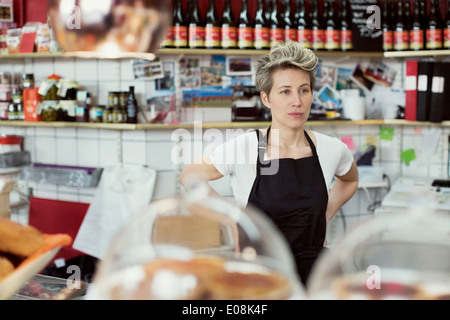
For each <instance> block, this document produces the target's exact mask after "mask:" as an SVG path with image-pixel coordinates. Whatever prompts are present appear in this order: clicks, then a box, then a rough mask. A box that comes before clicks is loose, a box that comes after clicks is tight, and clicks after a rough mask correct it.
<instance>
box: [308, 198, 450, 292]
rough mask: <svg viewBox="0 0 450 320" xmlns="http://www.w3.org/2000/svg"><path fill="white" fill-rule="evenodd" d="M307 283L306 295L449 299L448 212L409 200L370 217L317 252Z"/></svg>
mask: <svg viewBox="0 0 450 320" xmlns="http://www.w3.org/2000/svg"><path fill="white" fill-rule="evenodd" d="M417 199H419V202H420V201H422V200H425V201H426V197H423V196H418V197H417ZM307 285H308V286H307V294H308V297H309V298H310V299H333V300H334V299H338V300H352V299H358V300H360V299H362V300H387V299H394V300H403V299H406V300H416V299H418V300H423V299H438V300H440V299H450V215H449V212H433V210H430V209H429V207H427V206H422V205H421V204H420V203H418V202H417V201H414V203H412V207H411V208H410V209H409V210H407V211H404V210H403V211H402V212H400V211H399V212H391V213H385V214H381V215H379V216H375V217H373V218H372V219H370V220H368V221H366V222H365V223H363V224H361V225H359V226H358V227H356V228H355V229H354V230H352V231H351V232H349V234H347V235H346V236H345V237H344V238H343V240H342V242H341V243H339V244H338V245H336V247H334V248H332V250H330V252H328V253H327V254H325V255H323V256H322V257H320V258H319V260H318V261H317V264H316V266H315V269H314V270H313V272H312V275H311V278H310V281H309V282H308V284H307Z"/></svg>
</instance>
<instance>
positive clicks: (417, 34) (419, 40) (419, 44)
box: [409, 30, 423, 50]
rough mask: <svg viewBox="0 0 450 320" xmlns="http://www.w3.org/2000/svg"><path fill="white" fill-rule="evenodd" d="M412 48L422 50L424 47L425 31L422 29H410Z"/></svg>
mask: <svg viewBox="0 0 450 320" xmlns="http://www.w3.org/2000/svg"><path fill="white" fill-rule="evenodd" d="M409 39H410V41H411V42H410V44H409V47H410V48H411V50H422V49H423V32H422V30H411V31H409Z"/></svg>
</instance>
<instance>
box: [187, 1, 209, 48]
mask: <svg viewBox="0 0 450 320" xmlns="http://www.w3.org/2000/svg"><path fill="white" fill-rule="evenodd" d="M188 3H189V10H188V11H189V20H188V21H189V26H188V42H189V48H191V49H197V48H204V47H205V26H204V24H203V21H202V17H201V15H200V10H199V8H198V0H191V1H189V2H188Z"/></svg>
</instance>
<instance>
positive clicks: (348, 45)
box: [338, 0, 353, 51]
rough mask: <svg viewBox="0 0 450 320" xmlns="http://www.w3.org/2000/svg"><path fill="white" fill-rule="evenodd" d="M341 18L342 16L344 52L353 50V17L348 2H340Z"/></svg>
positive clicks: (341, 45) (341, 27)
mask: <svg viewBox="0 0 450 320" xmlns="http://www.w3.org/2000/svg"><path fill="white" fill-rule="evenodd" d="M338 3H339V6H338V8H339V13H340V14H339V16H340V21H341V25H340V30H341V43H340V47H341V50H342V51H350V50H353V34H352V16H351V12H350V10H349V5H348V0H343V1H339V2H338Z"/></svg>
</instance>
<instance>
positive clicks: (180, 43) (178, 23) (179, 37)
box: [172, 0, 188, 48]
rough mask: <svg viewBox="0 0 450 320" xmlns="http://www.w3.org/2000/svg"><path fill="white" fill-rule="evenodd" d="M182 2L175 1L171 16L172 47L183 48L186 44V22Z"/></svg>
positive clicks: (179, 0)
mask: <svg viewBox="0 0 450 320" xmlns="http://www.w3.org/2000/svg"><path fill="white" fill-rule="evenodd" d="M181 4H182V1H181V0H175V12H174V15H173V23H172V24H173V46H174V47H175V48H185V47H187V44H188V27H187V21H186V20H185V18H184V15H183V9H182V5H181Z"/></svg>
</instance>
